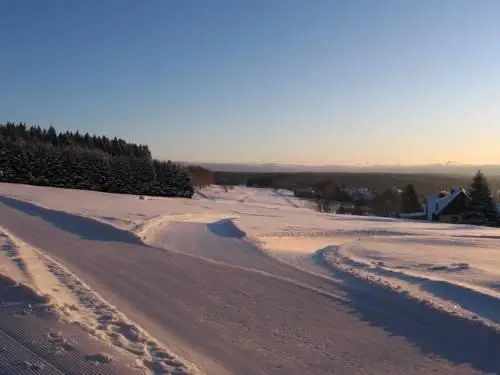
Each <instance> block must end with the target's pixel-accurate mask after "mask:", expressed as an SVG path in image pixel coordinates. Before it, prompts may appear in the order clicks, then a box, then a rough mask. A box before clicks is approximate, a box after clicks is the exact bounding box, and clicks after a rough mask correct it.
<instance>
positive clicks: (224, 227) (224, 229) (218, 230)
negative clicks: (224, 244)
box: [207, 219, 246, 238]
mask: <svg viewBox="0 0 500 375" xmlns="http://www.w3.org/2000/svg"><path fill="white" fill-rule="evenodd" d="M207 227H208V230H209V231H210V232H211V233H213V234H216V235H217V236H220V237H231V238H243V237H245V236H246V233H245V232H244V231H242V230H241V229H240V228H238V227H237V226H236V225H235V223H234V221H233V220H232V219H223V220H219V221H216V222H214V223H209V224H207Z"/></svg>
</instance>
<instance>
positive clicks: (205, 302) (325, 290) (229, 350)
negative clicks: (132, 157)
mask: <svg viewBox="0 0 500 375" xmlns="http://www.w3.org/2000/svg"><path fill="white" fill-rule="evenodd" d="M0 225H1V226H4V227H5V228H7V229H8V230H9V231H11V232H12V233H13V234H14V235H16V236H18V237H20V238H22V239H23V240H25V241H26V242H28V243H30V244H31V245H33V246H36V247H38V248H40V249H43V250H44V251H46V252H47V253H48V254H50V255H51V256H53V257H55V258H56V259H58V260H59V261H61V262H62V263H64V264H65V265H66V266H67V267H68V268H69V269H70V270H71V271H73V272H74V273H75V274H76V275H77V276H79V277H81V278H82V279H84V280H85V281H86V282H87V283H88V284H89V285H90V286H91V287H93V288H94V289H95V290H96V291H97V292H99V293H100V294H101V295H103V296H104V297H105V298H106V299H107V300H109V301H110V302H111V303H113V304H114V305H115V306H117V307H118V308H119V309H120V310H121V311H122V312H123V313H125V314H126V315H128V316H129V317H130V318H131V319H132V320H134V321H136V322H137V323H139V324H140V325H142V326H143V327H144V328H146V329H147V330H148V331H149V332H150V333H152V334H153V335H154V336H156V337H157V338H158V339H159V340H161V341H163V342H165V343H166V344H167V345H169V346H170V347H172V348H173V349H174V350H176V351H178V352H179V354H182V355H183V356H184V357H187V358H188V359H191V360H193V361H194V362H195V363H197V364H198V365H200V367H202V368H204V369H206V370H207V372H208V373H210V374H224V373H228V374H246V375H253V374H255V375H257V374H259V375H260V374H287V375H290V374H291V375H295V374H297V375H298V374H311V375H317V374H402V373H404V374H429V373H439V374H476V373H477V374H480V373H499V370H500V359H499V358H498V356H497V355H496V354H497V353H498V349H499V347H500V346H499V339H498V337H497V336H496V335H495V334H493V333H491V332H490V331H488V330H481V329H480V326H479V325H478V324H475V323H474V322H468V321H464V320H458V319H455V318H452V317H449V316H447V315H445V314H442V313H439V312H437V311H434V310H432V309H429V308H427V307H425V306H421V305H415V304H413V302H411V301H408V300H404V299H401V298H398V297H396V296H393V295H392V294H388V295H384V294H383V293H380V294H374V289H371V288H364V287H363V285H358V284H356V283H355V282H353V281H349V280H343V281H344V282H342V283H341V282H337V281H335V280H333V279H327V278H324V277H321V276H318V275H313V274H308V273H306V272H303V271H299V270H297V269H294V268H292V267H289V266H286V265H283V264H281V263H279V262H277V261H275V260H273V259H271V258H268V257H267V256H265V254H263V253H259V252H258V249H256V248H253V246H252V245H250V244H248V243H246V242H245V244H243V242H244V240H243V239H241V238H239V236H238V233H237V232H234V233H224V232H220V231H218V229H220V227H219V228H218V227H214V226H212V227H210V226H208V227H207V226H205V228H207V229H206V230H202V229H201V228H203V226H201V225H193V224H189V223H184V224H176V227H174V228H173V229H174V230H172V231H171V233H177V235H173V234H172V235H171V236H170V241H172V242H171V245H172V246H173V247H175V249H174V250H176V251H175V252H174V251H168V250H163V249H158V248H153V247H148V246H144V245H142V244H141V243H140V241H139V240H138V239H137V238H136V237H135V236H133V235H132V234H129V233H127V232H123V231H119V230H117V229H115V228H113V227H111V226H107V225H105V224H101V223H98V222H95V221H92V220H90V219H85V218H81V217H79V216H75V215H71V214H68V213H63V212H59V211H54V210H49V209H44V208H40V207H38V206H35V205H32V204H29V203H25V202H21V201H17V200H14V199H11V198H5V197H4V198H0ZM182 238H184V240H185V242H183V241H182V240H181V239H182ZM165 239H167V238H165ZM189 241H194V243H191V245H187V244H188V243H189ZM228 241H230V242H231V243H232V245H231V248H232V249H233V250H234V251H235V252H240V253H245V257H246V258H242V256H243V255H241V254H240V255H235V256H231V257H230V258H225V259H222V258H220V256H221V254H219V253H217V252H216V251H215V250H214V249H216V248H217V247H219V248H220V249H228V243H227V242H228ZM167 245H168V244H167ZM204 249H209V251H210V252H205V253H204V254H205V256H206V257H208V258H210V257H212V258H215V259H216V260H217V261H218V262H216V261H212V260H207V259H203V258H200V257H199V256H198V255H202V254H203V253H202V252H203V251H204ZM183 250H185V251H187V252H190V253H191V254H181V253H179V252H183ZM240 256H241V258H240ZM238 259H240V260H238ZM241 259H242V260H241ZM223 262H227V263H223ZM255 270H257V271H255ZM339 276H341V275H339Z"/></svg>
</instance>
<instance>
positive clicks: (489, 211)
mask: <svg viewBox="0 0 500 375" xmlns="http://www.w3.org/2000/svg"><path fill="white" fill-rule="evenodd" d="M469 196H470V202H469V204H468V205H467V210H466V211H465V212H464V214H463V217H462V219H463V221H464V223H467V224H474V225H497V224H498V212H497V208H496V205H495V201H494V200H493V197H492V195H491V192H490V188H489V186H488V182H487V180H486V177H485V176H484V174H483V173H482V172H481V171H477V173H476V175H475V176H474V178H473V179H472V184H471V187H470V189H469Z"/></svg>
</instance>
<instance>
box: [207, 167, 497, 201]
mask: <svg viewBox="0 0 500 375" xmlns="http://www.w3.org/2000/svg"><path fill="white" fill-rule="evenodd" d="M214 181H215V183H216V184H219V185H224V184H226V185H246V186H253V187H270V188H306V187H314V186H316V185H317V184H322V183H325V182H327V181H330V182H333V183H335V184H336V185H338V186H342V187H347V188H360V187H366V188H368V189H370V190H373V191H374V192H377V193H382V192H384V191H385V190H386V189H391V188H398V189H401V190H402V189H404V188H405V187H406V186H407V185H413V186H414V187H415V189H416V190H417V191H418V193H419V196H420V198H422V199H423V198H425V197H426V196H428V195H430V194H435V193H437V192H439V191H441V190H447V189H450V188H452V187H463V188H467V187H468V186H469V185H470V183H471V180H470V176H450V175H438V174H405V173H351V172H332V173H328V172H327V173H316V172H299V173H262V172H214ZM489 184H490V187H491V188H492V191H493V192H496V190H497V189H498V188H499V187H500V177H499V176H492V177H490V178H489Z"/></svg>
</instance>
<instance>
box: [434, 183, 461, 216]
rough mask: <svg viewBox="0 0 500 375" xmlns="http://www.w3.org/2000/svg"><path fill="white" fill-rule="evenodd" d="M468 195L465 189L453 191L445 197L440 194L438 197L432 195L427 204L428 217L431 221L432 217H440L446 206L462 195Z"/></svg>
mask: <svg viewBox="0 0 500 375" xmlns="http://www.w3.org/2000/svg"><path fill="white" fill-rule="evenodd" d="M462 193H463V194H467V193H466V192H465V190H464V189H456V188H454V189H452V191H451V192H450V193H449V194H447V195H445V196H440V194H436V195H430V196H429V197H427V204H426V207H425V208H426V212H427V217H428V218H429V219H430V218H432V215H439V213H440V212H441V211H443V210H444V209H445V208H446V206H448V205H449V204H450V203H451V202H453V200H454V199H455V198H456V197H457V196H459V195H460V194H462Z"/></svg>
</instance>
